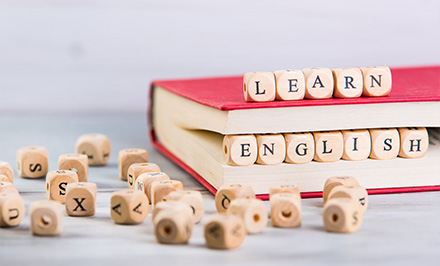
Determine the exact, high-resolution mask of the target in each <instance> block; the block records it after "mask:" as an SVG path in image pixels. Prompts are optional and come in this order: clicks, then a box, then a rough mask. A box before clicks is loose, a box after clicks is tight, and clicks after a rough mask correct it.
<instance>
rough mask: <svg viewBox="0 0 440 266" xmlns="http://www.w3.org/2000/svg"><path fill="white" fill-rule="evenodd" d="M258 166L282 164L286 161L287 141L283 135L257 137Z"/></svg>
mask: <svg viewBox="0 0 440 266" xmlns="http://www.w3.org/2000/svg"><path fill="white" fill-rule="evenodd" d="M256 138H257V146H258V156H257V163H258V164H266V165H275V164H281V163H282V162H284V159H286V141H285V140H284V137H283V134H265V135H257V136H256Z"/></svg>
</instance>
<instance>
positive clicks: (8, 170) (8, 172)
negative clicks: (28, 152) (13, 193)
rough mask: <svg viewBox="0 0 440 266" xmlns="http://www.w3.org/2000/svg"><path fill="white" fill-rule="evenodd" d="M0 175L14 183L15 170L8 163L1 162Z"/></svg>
mask: <svg viewBox="0 0 440 266" xmlns="http://www.w3.org/2000/svg"><path fill="white" fill-rule="evenodd" d="M0 175H5V176H7V177H8V179H9V182H11V183H12V182H13V181H14V170H13V169H12V166H11V165H10V164H9V163H8V162H2V161H0Z"/></svg>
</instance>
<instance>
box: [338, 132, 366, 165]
mask: <svg viewBox="0 0 440 266" xmlns="http://www.w3.org/2000/svg"><path fill="white" fill-rule="evenodd" d="M341 132H342V138H343V140H344V153H343V154H342V159H344V160H349V161H361V160H365V159H367V158H368V156H370V152H371V137H370V132H369V131H368V129H357V130H342V131H341Z"/></svg>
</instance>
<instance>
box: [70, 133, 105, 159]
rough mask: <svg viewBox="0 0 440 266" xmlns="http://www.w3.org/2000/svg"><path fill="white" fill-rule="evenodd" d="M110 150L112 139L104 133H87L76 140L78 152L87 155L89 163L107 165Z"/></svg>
mask: <svg viewBox="0 0 440 266" xmlns="http://www.w3.org/2000/svg"><path fill="white" fill-rule="evenodd" d="M110 151H111V148H110V140H109V139H108V138H107V136H106V135H103V134H85V135H82V136H80V137H79V138H78V140H77V141H76V153H80V154H85V155H87V157H88V159H89V165H106V164H107V162H108V160H109V159H110Z"/></svg>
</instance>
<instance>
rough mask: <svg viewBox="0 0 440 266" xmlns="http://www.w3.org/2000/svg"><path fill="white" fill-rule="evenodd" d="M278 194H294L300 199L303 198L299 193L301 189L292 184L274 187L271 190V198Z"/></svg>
mask: <svg viewBox="0 0 440 266" xmlns="http://www.w3.org/2000/svg"><path fill="white" fill-rule="evenodd" d="M278 193H289V194H294V195H296V196H298V197H299V198H301V194H300V193H299V187H298V186H296V185H292V184H281V185H274V186H271V187H270V188H269V198H270V197H272V196H273V195H275V194H278Z"/></svg>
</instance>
